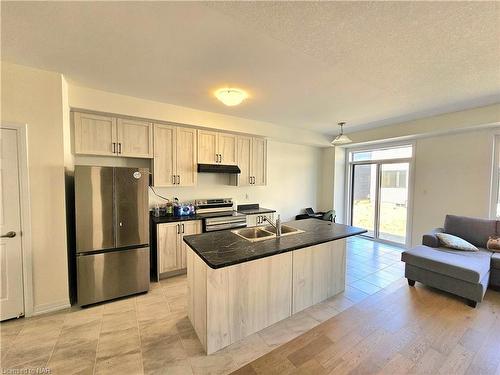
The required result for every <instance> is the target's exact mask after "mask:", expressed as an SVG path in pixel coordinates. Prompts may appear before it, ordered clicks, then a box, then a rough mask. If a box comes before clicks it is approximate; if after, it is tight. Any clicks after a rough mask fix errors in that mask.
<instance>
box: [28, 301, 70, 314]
mask: <svg viewBox="0 0 500 375" xmlns="http://www.w3.org/2000/svg"><path fill="white" fill-rule="evenodd" d="M70 307H71V304H70V303H69V300H67V299H66V300H63V301H58V302H53V303H43V304H41V305H36V306H35V307H34V308H33V314H32V316H36V315H42V314H47V313H50V312H54V311H58V310H63V309H67V308H70Z"/></svg>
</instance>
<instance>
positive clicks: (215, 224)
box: [203, 216, 247, 232]
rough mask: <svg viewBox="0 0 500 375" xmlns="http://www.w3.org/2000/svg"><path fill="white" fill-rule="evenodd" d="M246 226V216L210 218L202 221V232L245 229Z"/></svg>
mask: <svg viewBox="0 0 500 375" xmlns="http://www.w3.org/2000/svg"><path fill="white" fill-rule="evenodd" d="M246 226H247V218H246V216H226V217H211V218H205V219H203V232H214V231H218V230H226V229H235V228H245V227H246Z"/></svg>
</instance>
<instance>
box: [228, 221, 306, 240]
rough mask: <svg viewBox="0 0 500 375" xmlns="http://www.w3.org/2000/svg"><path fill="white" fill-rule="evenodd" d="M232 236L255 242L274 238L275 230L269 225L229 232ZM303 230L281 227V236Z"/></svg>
mask: <svg viewBox="0 0 500 375" xmlns="http://www.w3.org/2000/svg"><path fill="white" fill-rule="evenodd" d="M231 232H233V233H234V234H236V235H238V236H240V237H242V238H244V239H245V240H247V241H251V242H256V241H263V240H268V239H271V238H276V228H274V227H273V226H271V225H267V226H265V227H253V228H242V229H236V230H233V231H231ZM302 232H304V231H303V230H300V229H297V228H293V227H289V226H288V225H282V226H281V236H282V237H284V236H289V235H291V234H297V233H302Z"/></svg>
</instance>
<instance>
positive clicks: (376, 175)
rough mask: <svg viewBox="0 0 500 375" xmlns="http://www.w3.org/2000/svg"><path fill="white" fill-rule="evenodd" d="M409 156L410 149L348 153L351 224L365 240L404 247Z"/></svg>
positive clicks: (400, 148)
mask: <svg viewBox="0 0 500 375" xmlns="http://www.w3.org/2000/svg"><path fill="white" fill-rule="evenodd" d="M411 153H412V149H411V146H405V147H399V148H393V149H380V150H370V151H369V152H367V151H363V152H351V155H350V165H351V186H350V191H351V199H350V214H351V215H350V219H351V220H350V222H351V225H354V226H357V227H361V228H364V229H366V230H367V231H368V232H367V233H366V235H367V236H369V237H372V238H375V239H380V240H383V241H388V242H393V243H397V244H401V245H405V244H406V243H407V227H408V225H407V224H408V215H409V211H408V201H409V178H410V160H411ZM408 156H410V158H408ZM388 157H390V158H388ZM377 159H380V160H377Z"/></svg>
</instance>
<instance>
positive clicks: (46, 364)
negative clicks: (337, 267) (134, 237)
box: [0, 238, 403, 374]
mask: <svg viewBox="0 0 500 375" xmlns="http://www.w3.org/2000/svg"><path fill="white" fill-rule="evenodd" d="M347 249H348V251H347V281H346V284H347V285H346V290H345V292H344V293H342V294H340V295H338V296H335V297H334V298H331V299H329V300H327V301H325V302H323V303H320V304H318V305H316V306H313V307H311V308H309V309H306V310H304V311H302V312H300V313H298V314H295V315H294V316H292V317H290V318H288V319H285V320H283V321H281V322H279V323H276V324H274V325H273V326H271V327H268V328H266V329H264V330H263V331H260V332H259V333H256V334H253V335H251V336H249V337H247V338H246V339H244V340H242V341H240V342H238V343H235V344H233V345H231V346H229V347H227V348H225V349H223V350H221V351H219V352H217V353H215V354H213V355H211V356H208V357H207V356H206V355H205V354H204V353H203V349H202V347H201V344H200V342H199V340H198V338H197V337H196V334H195V332H194V330H193V328H192V326H191V324H190V322H189V320H188V318H187V315H186V307H187V306H186V305H187V298H186V294H187V282H186V277H185V276H179V277H175V278H170V279H165V280H162V281H161V282H160V283H153V284H152V285H151V290H150V292H149V293H147V294H143V295H139V296H135V297H130V298H125V299H121V300H118V301H114V302H110V303H105V304H101V305H97V306H93V307H90V308H85V309H79V308H72V309H68V310H65V311H61V312H57V313H54V314H49V315H43V316H39V317H34V318H30V319H19V320H14V321H8V322H4V323H2V324H1V325H0V331H1V367H2V370H3V369H14V368H17V369H35V368H39V369H40V368H48V369H50V370H51V373H52V374H111V373H113V374H116V373H126V374H160V373H161V374H208V373H210V374H218V373H221V374H224V373H229V372H231V371H233V370H236V369H238V368H240V367H241V366H243V365H245V364H246V363H248V362H250V361H252V360H254V359H256V358H258V357H260V356H262V355H264V354H266V353H268V352H270V351H271V350H272V349H274V348H276V347H278V346H280V345H282V344H284V343H286V342H288V341H290V340H292V339H293V338H295V337H297V336H299V335H301V334H302V333H304V332H307V331H309V330H311V329H312V328H313V327H315V326H317V325H318V324H320V323H321V322H323V321H325V320H327V319H330V318H332V317H333V316H335V315H337V314H339V312H341V311H343V310H345V309H347V308H349V307H351V306H353V305H354V304H356V303H358V302H360V301H361V300H363V299H365V298H366V297H368V296H369V295H371V294H374V293H377V292H378V291H380V289H381V288H384V287H386V286H388V285H389V284H391V283H392V282H395V281H398V280H400V279H401V277H402V276H403V264H402V263H401V262H400V253H401V251H402V249H400V248H397V247H392V246H388V245H384V244H378V243H374V242H372V241H369V240H366V239H363V238H351V239H349V240H348V246H347Z"/></svg>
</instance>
